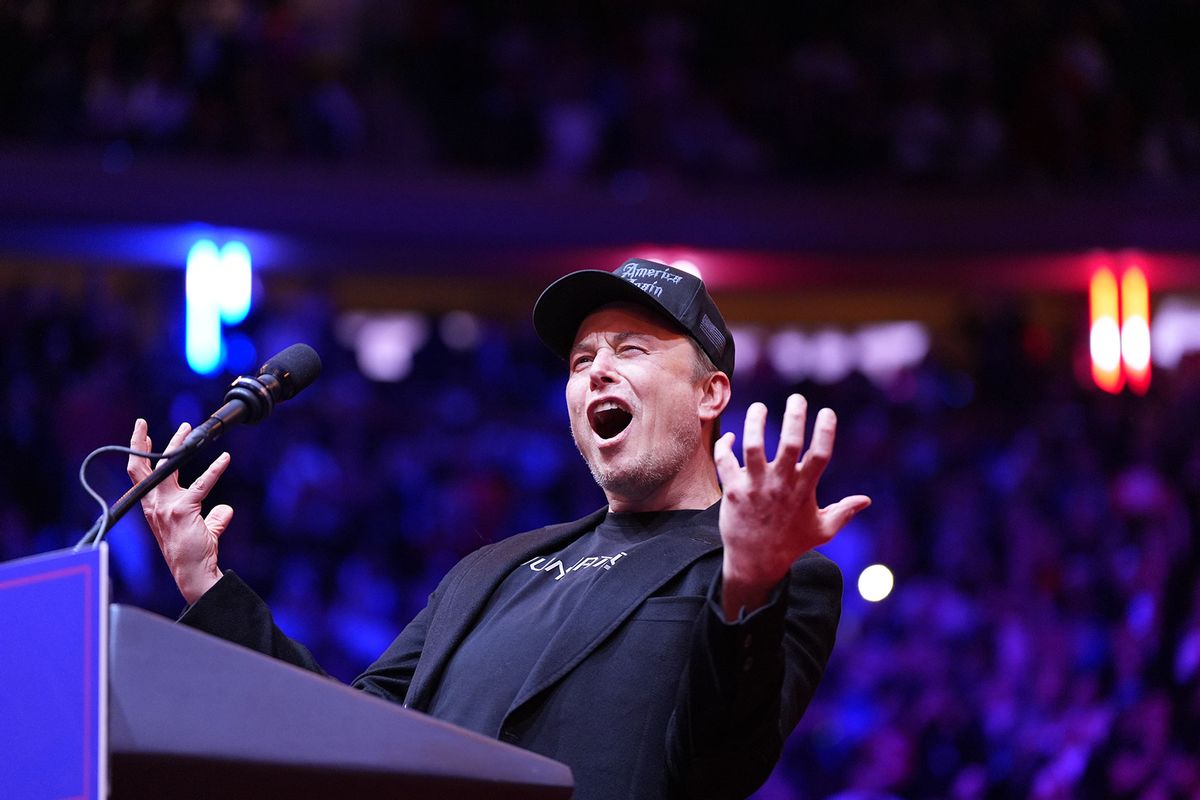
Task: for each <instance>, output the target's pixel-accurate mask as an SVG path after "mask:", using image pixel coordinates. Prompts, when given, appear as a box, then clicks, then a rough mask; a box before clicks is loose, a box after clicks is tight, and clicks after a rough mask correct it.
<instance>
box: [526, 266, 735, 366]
mask: <svg viewBox="0 0 1200 800" xmlns="http://www.w3.org/2000/svg"><path fill="white" fill-rule="evenodd" d="M609 303H634V304H635V305H640V306H643V307H644V308H647V309H649V310H651V311H653V312H655V313H657V314H659V315H660V316H665V317H666V318H667V319H668V320H670V321H671V322H672V323H674V325H675V326H676V327H678V328H679V329H680V330H681V331H682V332H683V333H686V334H687V335H688V336H690V337H692V338H693V339H695V340H696V344H698V345H700V349H701V350H703V351H704V352H705V353H706V354H707V355H708V357H709V358H711V359H712V362H713V364H715V365H716V367H717V369H719V370H720V371H721V372H724V373H725V374H726V375H728V376H729V377H730V378H731V379H732V378H733V336H732V335H731V334H730V333H729V328H728V327H726V325H725V320H724V318H722V317H721V312H720V311H718V310H717V304H716V303H714V302H713V299H712V297H711V296H710V295H709V293H708V290H707V289H706V288H705V287H704V281H702V280H700V279H699V278H697V277H696V276H695V275H692V274H691V273H690V272H684V271H683V270H680V269H675V268H674V267H669V266H667V265H666V264H659V263H658V262H657V261H648V260H646V259H644V258H630V259H628V260H626V261H625V262H624V263H622V264H621V266H619V267H617V268H616V269H614V270H613V271H612V272H605V271H604V270H602V269H584V270H579V271H578V272H572V273H570V274H569V275H564V276H563V277H561V278H559V279H558V280H556V281H555V282H554V283H552V284H550V285H549V286H547V287H546V290H545V291H544V292H542V296H541V297H539V298H538V300H537V303H535V304H534V306H533V327H534V330H536V331H537V335H538V337H539V338H540V339H541V340H542V342H543V343H545V345H546V346H547V347H549V348H550V350H551V351H552V352H554V354H555V355H557V356H558V357H559V358H563V359H565V358H566V357H567V356H568V355H569V354H570V352H571V347H572V346H573V345H574V344H575V334H576V333H577V332H578V331H579V326H580V324H581V323H582V322H583V320H584V318H586V317H587V316H588V314H591V313H592V312H593V311H595V310H596V309H598V308H600V307H601V306H605V305H608V304H609Z"/></svg>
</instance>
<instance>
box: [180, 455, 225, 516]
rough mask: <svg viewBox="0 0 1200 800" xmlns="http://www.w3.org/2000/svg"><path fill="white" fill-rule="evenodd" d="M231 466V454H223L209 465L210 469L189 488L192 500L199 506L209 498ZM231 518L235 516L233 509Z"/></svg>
mask: <svg viewBox="0 0 1200 800" xmlns="http://www.w3.org/2000/svg"><path fill="white" fill-rule="evenodd" d="M228 466H229V453H221V455H219V456H217V459H216V460H215V461H213V462H212V463H211V464H209V465H208V469H206V470H204V472H202V473H201V474H200V477H199V478H196V480H194V481H192V485H191V486H189V487H188V493H189V494H190V495H192V500H194V501H195V502H196V503H197V504H198V503H200V501H201V500H203V499H204V498H206V497H208V493H209V492H211V491H212V490H213V487H214V486H216V485H217V480H218V479H219V478H220V477H221V476H222V475H224V474H225V470H226V468H227V467H228ZM229 514H230V516H232V515H233V509H232V508H231V509H229Z"/></svg>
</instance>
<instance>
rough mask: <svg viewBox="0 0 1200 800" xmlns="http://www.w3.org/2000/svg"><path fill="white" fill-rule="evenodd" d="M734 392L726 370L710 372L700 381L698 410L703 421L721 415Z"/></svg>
mask: <svg viewBox="0 0 1200 800" xmlns="http://www.w3.org/2000/svg"><path fill="white" fill-rule="evenodd" d="M732 394H733V392H732V389H731V388H730V386H729V376H728V375H726V374H725V373H724V372H710V373H709V374H708V375H707V376H706V377H705V378H704V379H703V380H702V381H701V382H700V403H699V408H698V409H697V411H699V413H700V421H701V422H711V421H712V420H714V419H716V418H717V417H719V416H721V412H722V411H724V410H725V406H727V405H729V398H730V397H731V396H732Z"/></svg>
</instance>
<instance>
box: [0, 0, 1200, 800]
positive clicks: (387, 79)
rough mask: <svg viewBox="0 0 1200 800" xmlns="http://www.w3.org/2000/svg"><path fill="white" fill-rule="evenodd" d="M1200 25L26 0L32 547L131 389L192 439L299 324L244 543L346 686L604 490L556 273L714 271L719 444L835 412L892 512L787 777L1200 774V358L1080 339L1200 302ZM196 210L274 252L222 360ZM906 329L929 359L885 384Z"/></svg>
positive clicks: (5, 535) (127, 560) (1065, 784)
mask: <svg viewBox="0 0 1200 800" xmlns="http://www.w3.org/2000/svg"><path fill="white" fill-rule="evenodd" d="M1197 31H1200V4H1197V3H1194V2H1179V3H1133V2H1079V3H1053V4H1051V3H1034V2H1013V3H1004V4H986V3H976V4H955V3H938V2H917V3H906V4H899V5H897V4H885V3H861V4H841V5H838V4H827V3H826V4H820V3H797V4H792V5H790V6H788V7H787V8H786V9H772V10H771V11H769V12H768V11H767V10H765V7H759V8H756V7H749V6H747V4H734V5H730V4H716V3H682V2H651V3H636V4H634V3H624V2H614V3H605V4H583V3H544V4H541V3H531V4H522V3H488V4H485V3H434V2H409V3H390V2H371V1H370V0H359V2H350V3H345V2H321V1H320V0H308V2H301V1H300V0H276V1H275V2H241V1H239V0H224V1H223V2H212V3H202V2H140V3H117V2H87V3H84V2H15V1H14V0H8V1H7V2H5V0H0V332H2V336H0V376H2V377H0V395H2V397H3V400H4V408H5V414H4V416H3V420H2V421H0V448H2V452H3V454H4V458H3V459H0V558H4V559H8V558H16V557H20V556H24V555H29V554H32V553H37V552H43V551H47V550H51V549H55V548H58V547H63V546H67V545H69V544H71V543H73V542H74V541H75V540H76V539H77V538H78V537H79V535H80V534H81V533H82V531H83V530H84V529H86V528H87V527H88V525H90V523H91V521H92V519H93V518H94V516H95V513H96V508H95V506H94V504H92V503H91V501H90V500H88V498H87V497H86V495H85V494H84V492H83V491H82V489H80V488H79V486H78V484H77V482H76V478H75V473H76V472H77V470H78V467H79V464H80V462H81V461H82V459H83V457H84V456H85V455H86V454H87V452H89V451H90V450H92V449H93V448H95V447H97V446H100V445H102V444H109V443H121V442H124V441H127V440H128V436H129V431H130V429H131V427H132V422H133V419H134V418H135V417H136V416H145V417H146V418H147V419H149V420H150V423H151V433H152V435H153V436H154V438H155V441H156V442H157V443H158V444H159V445H162V444H164V443H165V442H166V440H167V438H168V437H169V434H170V431H172V430H173V429H174V427H175V426H176V425H178V424H179V423H180V422H182V421H184V420H187V421H192V422H196V421H198V420H200V419H201V418H202V417H203V416H204V415H205V414H206V413H207V412H209V411H211V410H212V409H213V408H215V407H216V405H217V404H218V403H219V401H220V399H221V397H222V395H223V392H224V386H225V384H226V383H227V382H228V381H229V380H230V379H231V378H232V377H233V376H235V375H237V374H239V373H243V372H249V371H253V370H254V369H255V367H256V365H257V364H258V363H259V362H261V361H262V360H263V359H264V358H265V357H267V356H269V355H271V354H272V353H274V352H276V351H278V350H280V349H282V348H283V347H285V346H286V345H288V344H291V343H292V342H295V341H305V342H309V343H310V344H312V345H313V346H314V347H316V348H317V350H318V351H319V352H320V354H321V356H322V358H323V360H324V363H325V371H324V374H323V375H322V377H321V378H320V380H319V381H318V382H317V383H316V384H314V385H313V386H312V387H311V388H310V389H308V390H307V391H306V392H305V393H304V394H303V395H301V396H300V397H298V398H296V399H295V400H293V401H290V402H289V404H288V405H287V406H286V407H283V408H281V409H278V410H277V412H276V414H275V415H274V416H273V417H272V419H270V420H269V421H267V422H266V423H265V424H264V425H263V426H262V427H259V428H247V429H243V430H238V431H235V432H233V433H231V434H230V435H229V436H228V437H227V438H226V439H225V440H224V441H223V442H222V443H221V446H222V447H225V448H228V449H229V450H230V452H231V453H232V455H233V462H232V466H231V468H230V472H229V474H228V475H227V476H226V478H225V479H224V480H223V481H222V483H221V486H220V487H219V488H218V490H217V491H216V493H215V498H216V499H217V500H219V501H222V502H229V503H231V504H233V505H234V507H235V508H236V510H237V513H236V516H235V519H234V522H233V524H232V527H231V529H230V531H229V532H228V534H227V535H226V537H225V538H224V540H223V543H222V557H223V563H224V564H225V565H226V566H229V567H233V568H235V569H237V570H238V571H239V572H240V573H242V574H243V575H245V576H246V577H247V578H248V580H249V581H250V583H251V584H252V585H253V586H255V587H256V588H257V590H258V591H259V592H260V593H261V594H263V596H264V597H266V598H267V599H268V600H269V601H270V603H271V605H272V607H273V609H274V610H275V612H276V614H277V616H278V619H279V622H280V624H281V625H282V626H283V627H284V628H285V630H287V631H288V632H289V633H291V634H292V635H294V636H296V637H297V638H299V639H301V640H302V641H304V642H306V643H307V644H309V645H310V646H311V647H312V648H313V650H314V651H315V652H316V654H317V655H318V657H319V658H320V659H321V660H322V662H323V663H324V664H325V666H326V667H327V668H328V669H329V670H330V671H332V672H334V673H335V674H337V675H339V676H340V677H343V678H351V677H353V675H354V674H356V672H357V671H358V670H359V669H361V668H362V667H364V666H365V665H366V664H367V663H369V661H370V660H371V659H372V658H373V657H374V656H375V655H377V654H378V653H379V652H380V651H382V649H383V648H384V647H385V646H386V644H387V643H388V642H389V641H390V639H391V637H392V636H393V635H394V634H395V633H396V632H397V631H398V630H399V628H400V627H401V626H402V625H403V624H404V623H405V622H406V621H407V620H408V619H410V618H411V616H412V615H413V614H414V613H415V612H416V611H417V610H418V609H419V608H420V607H421V605H422V604H423V602H424V598H425V596H426V595H427V593H428V592H429V590H430V589H431V588H432V586H433V585H434V583H435V582H436V580H437V579H438V578H439V577H440V576H441V575H442V574H443V573H444V571H445V570H446V569H447V568H448V567H449V566H450V565H451V564H452V563H454V561H455V560H457V559H458V558H459V557H461V555H463V554H464V553H465V552H468V551H469V550H471V549H473V548H474V547H477V546H478V545H480V544H483V543H485V542H489V541H494V540H495V539H497V538H500V537H503V536H507V535H510V534H512V533H514V532H517V531H520V530H525V529H528V528H531V527H537V526H540V525H542V524H545V523H548V522H551V521H558V520H562V519H566V518H573V517H575V516H579V515H581V514H583V513H585V512H587V511H590V510H591V509H593V508H595V507H597V506H599V505H600V504H601V503H602V502H603V497H602V495H601V494H600V492H599V490H598V489H596V487H595V486H594V485H593V484H592V483H591V481H590V479H589V477H588V475H587V471H586V469H585V468H584V466H583V464H582V462H581V461H580V459H579V458H578V456H577V454H576V453H575V452H574V449H573V446H572V445H571V442H570V439H569V434H568V430H567V423H566V414H565V410H564V408H563V401H562V387H563V383H564V377H565V373H564V369H563V367H562V365H561V364H559V363H558V362H557V361H556V360H555V359H554V358H553V357H552V356H550V355H549V354H548V353H546V352H545V351H544V349H543V348H542V347H541V346H540V345H539V344H538V343H537V341H536V339H535V338H534V337H533V334H532V331H531V327H530V324H529V322H528V315H529V311H530V309H531V307H532V303H533V300H534V299H535V298H536V297H537V293H538V292H539V291H540V289H541V288H542V287H543V286H544V285H545V284H546V283H548V282H549V281H550V280H551V279H553V278H554V277H556V276H558V275H560V274H563V273H565V272H567V271H570V270H572V269H576V268H581V267H601V268H606V269H611V268H613V267H615V266H617V264H619V263H620V260H621V259H623V258H624V257H626V256H628V255H642V256H647V257H652V258H659V259H663V260H667V261H676V260H680V259H686V260H688V261H691V262H692V263H693V264H695V265H696V266H697V267H699V269H700V270H701V271H702V272H703V274H704V276H705V278H706V280H707V281H708V283H709V285H710V287H711V288H712V290H713V293H714V294H715V295H716V297H717V299H718V301H719V302H720V303H721V306H722V308H723V310H724V311H725V312H726V316H727V317H728V318H729V320H730V322H731V324H733V325H734V326H735V328H736V332H737V334H738V337H739V363H738V368H737V374H736V377H735V380H734V392H735V400H734V405H733V407H732V408H731V410H730V412H729V413H728V414H727V417H726V421H725V427H726V429H727V430H734V431H740V428H741V420H742V415H743V413H744V409H745V407H746V406H747V405H748V404H749V403H750V402H752V401H753V400H763V401H764V402H766V403H767V404H768V406H769V407H770V408H771V409H772V411H773V413H774V414H776V415H777V414H778V413H779V412H780V411H781V410H782V405H783V400H784V398H785V397H786V395H787V394H788V393H789V392H792V391H801V392H803V393H804V394H806V395H807V396H808V397H809V398H810V401H812V402H813V403H814V404H819V405H829V406H831V407H833V408H834V409H835V410H836V411H837V412H838V414H839V418H840V420H841V424H840V430H839V441H838V446H837V452H836V456H835V460H834V463H833V465H832V466H831V468H830V471H829V473H828V476H827V478H826V480H825V482H824V483H823V485H822V498H823V499H824V500H825V501H830V500H833V499H836V498H837V497H840V496H842V495H844V494H849V493H857V492H864V493H867V494H870V495H871V496H872V497H873V498H874V500H875V503H874V505H873V507H872V508H871V510H870V512H868V513H867V514H864V515H862V516H861V517H860V518H858V519H856V520H855V522H854V524H853V525H852V526H851V527H850V528H848V529H847V530H846V531H844V532H843V533H842V534H841V535H840V536H839V538H838V539H837V540H836V541H835V542H834V543H833V544H832V545H830V546H829V547H828V548H827V551H828V553H829V555H830V556H831V557H833V558H835V559H836V560H837V561H838V562H839V563H840V564H841V566H842V568H843V571H844V572H845V574H846V578H847V583H846V587H847V588H846V597H845V606H846V607H845V614H844V618H843V622H842V627H841V630H840V633H839V642H838V646H837V649H836V651H835V653H834V657H833V660H832V661H831V663H830V666H829V670H828V672H827V674H826V679H825V682H824V684H823V685H822V687H821V690H820V692H819V693H818V697H817V699H816V700H815V702H814V704H813V706H812V707H811V708H810V710H809V712H808V714H807V716H806V717H805V719H804V720H803V721H802V723H801V725H800V727H799V728H798V729H797V731H796V733H795V734H794V735H793V736H792V738H791V740H790V741H789V745H788V749H787V752H786V753H785V756H784V758H783V760H782V762H781V764H780V766H779V768H778V769H777V770H776V773H775V775H774V776H773V777H772V779H771V780H770V782H769V783H768V785H767V786H766V787H765V788H764V789H763V790H762V791H761V792H760V794H759V796H760V797H762V798H773V799H775V798H826V797H834V796H836V797H839V798H888V797H900V798H938V797H955V798H1007V797H1038V798H1068V797H1087V798H1109V797H1111V798H1155V799H1157V798H1170V797H1195V796H1198V795H1200V768H1198V767H1197V763H1198V761H1197V757H1198V753H1197V744H1196V743H1197V742H1198V741H1200V689H1198V687H1200V589H1198V588H1197V582H1196V574H1197V558H1198V554H1200V548H1198V541H1197V534H1196V530H1197V522H1198V510H1200V506H1198V498H1200V444H1198V443H1197V435H1196V434H1197V424H1196V422H1195V420H1196V416H1197V412H1198V410H1200V362H1198V360H1197V357H1196V356H1195V355H1191V356H1186V355H1185V356H1184V357H1183V359H1182V360H1180V361H1179V362H1178V363H1177V364H1175V365H1173V366H1170V367H1163V366H1158V367H1156V368H1155V371H1154V375H1153V381H1152V384H1151V387H1150V390H1149V393H1148V394H1146V395H1145V396H1136V395H1134V394H1132V393H1130V392H1129V391H1128V390H1127V391H1125V392H1123V393H1122V394H1119V395H1109V394H1105V393H1103V392H1101V391H1099V390H1098V389H1096V388H1095V386H1094V385H1093V384H1092V381H1091V378H1090V374H1089V367H1088V350H1087V347H1088V307H1087V284H1088V278H1089V276H1090V274H1091V272H1092V271H1093V270H1094V269H1095V268H1097V267H1098V266H1103V265H1106V264H1111V265H1114V266H1116V267H1118V268H1119V267H1121V266H1123V265H1125V264H1128V263H1135V262H1136V263H1138V264H1140V265H1141V266H1143V267H1144V269H1145V270H1146V273H1147V275H1148V278H1149V281H1150V287H1151V292H1152V309H1153V310H1154V312H1155V314H1157V313H1158V312H1159V310H1160V309H1165V308H1168V307H1174V308H1191V309H1195V308H1197V307H1200V225H1198V224H1197V222H1196V219H1197V217H1196V208H1197V205H1196V198H1197V196H1198V195H1197V191H1196V190H1197V187H1198V180H1197V179H1198V178H1200V98H1198V92H1200V64H1198V63H1197V62H1198V61H1200V55H1198V53H1200V51H1198V50H1197V49H1196V47H1195V37H1196V32H1197ZM202 237H209V238H212V239H213V240H214V241H217V242H218V244H220V243H224V242H225V241H229V240H233V239H237V240H241V241H245V242H246V243H247V244H248V246H249V248H250V250H251V252H252V254H253V258H254V267H255V287H254V300H255V303H254V308H253V310H252V311H251V313H250V316H249V317H248V318H247V320H246V321H245V322H243V323H241V324H240V325H238V326H236V327H234V328H231V329H229V330H227V331H226V341H227V345H228V358H227V361H226V364H225V366H224V367H223V368H222V369H221V370H220V371H219V372H218V373H217V374H215V375H212V376H198V375H196V374H194V373H193V372H192V371H191V370H190V369H189V368H188V366H187V364H186V363H185V361H184V358H183V324H184V323H183V309H184V280H183V277H184V276H183V265H184V261H185V257H186V253H187V251H188V248H189V247H190V246H191V244H192V243H194V242H195V241H196V240H197V239H198V238H202ZM1190 319H1191V322H1190V325H1191V326H1192V328H1191V329H1189V328H1188V327H1187V326H1188V324H1189V323H1184V329H1183V333H1182V334H1180V336H1182V337H1183V338H1184V339H1187V338H1189V336H1190V338H1191V339H1193V340H1195V339H1196V338H1197V336H1196V335H1195V334H1191V333H1190V332H1189V330H1195V326H1197V325H1200V322H1198V321H1197V320H1200V315H1197V314H1193V315H1192V317H1191V318H1190ZM904 321H908V322H914V323H918V324H919V325H920V326H921V327H920V328H919V330H920V331H922V332H923V336H925V337H927V340H926V341H927V343H928V346H927V348H924V349H923V350H922V352H923V355H922V356H921V357H920V358H919V360H918V361H916V362H914V363H910V364H907V365H906V366H903V367H899V368H893V369H886V370H870V369H868V370H866V371H865V372H864V370H863V369H858V368H854V365H855V364H860V365H861V363H862V362H861V356H862V354H863V353H865V352H866V350H865V349H864V348H865V347H866V345H864V344H863V342H864V341H865V338H866V336H867V334H868V333H869V332H870V331H872V330H882V331H883V333H881V334H880V336H881V337H882V339H883V341H884V342H885V346H883V350H882V352H891V353H895V352H897V348H898V347H899V345H898V344H896V342H897V341H898V339H897V337H900V333H899V332H898V331H899V330H900V329H897V328H885V329H875V328H872V327H871V326H874V325H878V324H883V323H889V324H890V323H894V322H904ZM903 330H907V331H909V332H910V333H911V332H912V331H913V330H914V329H913V328H905V329H903ZM864 332H865V333H864ZM397 343H401V344H403V345H404V347H403V348H401V349H402V350H403V351H404V352H408V351H409V350H411V368H410V369H409V370H408V371H407V372H406V373H405V374H404V375H403V377H402V378H399V379H397V380H386V381H385V380H377V379H374V378H372V377H371V376H372V375H377V373H374V372H372V371H371V369H370V365H369V364H367V366H366V367H364V362H363V359H370V358H372V357H374V358H376V359H384V360H387V359H388V357H389V353H390V355H391V362H392V363H393V365H394V364H395V363H397V362H403V361H404V360H405V357H404V353H401V354H400V355H397V353H396V348H397V346H398V345H397ZM888 343H890V344H888ZM872 352H875V351H872ZM868 373H869V374H868ZM217 452H219V449H218V448H213V450H212V455H214V456H215V455H216V453H217ZM194 471H195V469H193V473H194ZM91 474H92V476H93V478H94V481H95V482H96V484H97V485H98V486H99V488H100V490H101V491H102V493H104V494H105V495H106V496H107V497H109V498H115V497H116V496H117V495H119V494H120V492H122V491H123V490H124V488H125V478H124V464H123V460H122V459H120V458H117V457H113V458H112V459H111V460H109V461H100V462H99V463H97V464H96V466H95V467H94V468H93V470H92V472H91ZM111 546H112V550H113V559H114V564H113V572H114V584H115V596H116V599H117V600H119V601H121V602H126V603H133V604H136V605H140V606H143V607H145V608H149V609H152V610H155V611H158V612H161V613H164V614H167V615H171V616H174V615H175V614H176V613H178V611H179V610H180V608H181V605H182V602H181V600H180V598H179V597H178V595H177V592H176V591H175V589H174V586H173V584H172V583H171V581H170V577H169V575H168V574H167V573H166V570H165V569H164V568H163V566H162V563H161V560H160V557H159V556H158V554H157V550H156V548H155V546H154V544H153V540H152V538H151V537H150V535H149V532H148V531H147V530H146V528H145V525H144V523H143V522H142V521H141V520H140V519H138V518H136V517H135V516H131V517H130V518H128V519H127V520H125V521H123V522H122V523H121V524H120V525H119V526H118V527H117V528H116V529H115V530H114V531H113V533H112V536H111ZM877 562H878V563H884V564H886V565H887V566H888V567H889V568H890V569H891V570H892V571H893V572H894V574H895V576H896V589H895V591H894V592H893V593H892V594H891V596H889V597H888V598H887V599H886V600H884V601H882V602H879V603H875V604H870V603H867V602H865V601H863V600H862V599H861V598H860V597H859V596H858V593H857V590H856V588H855V582H856V580H857V576H858V573H859V572H860V571H861V570H862V569H863V568H864V567H865V566H867V565H868V564H871V563H877Z"/></svg>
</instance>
